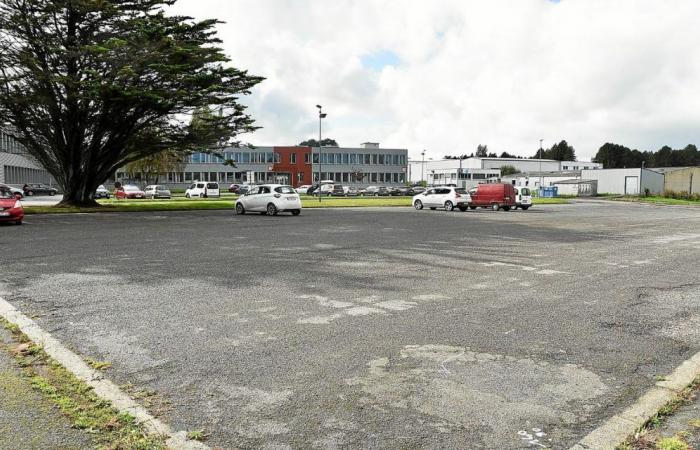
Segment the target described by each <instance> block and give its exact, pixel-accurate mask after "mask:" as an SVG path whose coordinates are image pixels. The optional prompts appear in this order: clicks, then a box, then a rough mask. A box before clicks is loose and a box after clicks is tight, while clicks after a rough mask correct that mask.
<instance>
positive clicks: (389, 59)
mask: <svg viewBox="0 0 700 450" xmlns="http://www.w3.org/2000/svg"><path fill="white" fill-rule="evenodd" d="M360 61H361V62H362V67H365V68H367V69H372V70H376V71H380V70H382V69H383V68H385V67H386V66H398V65H400V64H401V58H399V56H398V55H397V54H396V53H394V52H392V51H391V50H379V51H378V52H374V53H368V54H365V55H362V56H360Z"/></svg>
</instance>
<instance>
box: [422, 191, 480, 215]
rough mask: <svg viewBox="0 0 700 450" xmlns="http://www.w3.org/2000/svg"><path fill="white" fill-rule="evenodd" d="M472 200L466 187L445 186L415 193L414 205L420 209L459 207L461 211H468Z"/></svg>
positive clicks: (450, 209)
mask: <svg viewBox="0 0 700 450" xmlns="http://www.w3.org/2000/svg"><path fill="white" fill-rule="evenodd" d="M470 201H471V197H469V194H468V193H467V191H466V189H462V188H455V187H447V186H443V187H435V188H430V189H428V190H426V191H425V192H423V193H420V194H418V195H414V196H413V207H414V208H416V209H419V210H420V209H423V208H430V209H437V208H445V211H452V210H454V209H455V208H459V210H460V211H466V210H467V208H468V207H469V202H470Z"/></svg>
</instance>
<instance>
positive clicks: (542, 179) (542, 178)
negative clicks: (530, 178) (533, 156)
mask: <svg viewBox="0 0 700 450" xmlns="http://www.w3.org/2000/svg"><path fill="white" fill-rule="evenodd" d="M542 141H544V139H540V192H542V183H543V182H544V177H543V176H542Z"/></svg>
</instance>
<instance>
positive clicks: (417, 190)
mask: <svg viewBox="0 0 700 450" xmlns="http://www.w3.org/2000/svg"><path fill="white" fill-rule="evenodd" d="M425 191H426V188H424V187H423V186H411V187H410V188H408V190H407V191H406V195H410V196H411V197H413V196H414V195H418V194H422V193H423V192H425Z"/></svg>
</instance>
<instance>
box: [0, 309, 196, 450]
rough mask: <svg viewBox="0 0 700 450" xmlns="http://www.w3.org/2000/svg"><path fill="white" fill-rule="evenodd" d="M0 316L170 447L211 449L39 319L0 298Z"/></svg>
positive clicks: (180, 449)
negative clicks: (96, 366) (147, 406)
mask: <svg viewBox="0 0 700 450" xmlns="http://www.w3.org/2000/svg"><path fill="white" fill-rule="evenodd" d="M0 316H1V317H3V318H4V319H5V320H7V321H8V322H10V323H12V324H14V325H16V326H17V327H19V329H20V330H21V331H22V333H24V334H25V335H27V337H29V339H31V340H32V342H34V343H35V344H38V345H41V346H42V348H43V349H44V351H45V352H46V354H47V355H49V356H50V357H51V358H53V359H54V360H55V361H56V362H58V363H59V364H61V365H62V366H63V367H65V368H66V370H68V371H69V372H70V373H72V374H73V375H75V377H76V378H78V379H79V380H81V381H83V382H85V383H86V384H87V385H88V386H90V387H92V388H93V390H94V392H95V394H96V395H97V396H98V397H100V398H102V399H104V400H107V401H109V402H110V403H111V404H112V406H113V407H114V408H115V409H117V410H118V411H119V412H121V413H127V414H130V415H131V416H133V417H134V418H135V419H136V420H137V421H138V422H139V423H141V424H143V426H144V427H145V428H146V430H147V431H148V432H149V433H151V434H154V435H159V436H165V437H166V442H165V443H166V445H167V446H168V448H171V449H175V450H209V449H210V447H209V446H207V445H205V444H202V443H201V442H197V441H191V440H189V439H187V433H186V432H185V431H177V432H176V431H173V430H172V428H171V427H170V426H169V425H167V424H165V423H164V422H162V421H160V420H159V419H156V418H155V417H153V416H152V415H151V414H150V413H149V412H148V411H147V410H146V409H145V408H144V407H142V406H141V405H139V404H138V403H137V402H136V401H135V400H134V399H132V398H131V397H130V396H129V395H128V394H126V393H125V392H124V391H122V390H121V389H119V387H118V386H117V385H116V384H114V383H113V382H112V381H110V380H108V379H106V378H104V376H103V374H102V373H100V372H98V371H97V370H95V369H93V368H91V367H90V366H88V365H87V364H86V363H85V361H83V359H82V358H81V357H80V356H78V355H77V354H75V353H73V352H72V351H70V350H68V349H67V348H66V347H65V346H64V345H63V344H61V343H60V342H59V341H58V340H57V339H56V338H54V337H53V336H52V335H51V333H48V332H46V331H44V330H43V329H42V328H41V327H40V326H39V325H37V323H36V322H34V321H33V320H32V319H30V318H29V317H27V316H25V315H24V314H22V313H21V312H20V311H19V310H17V309H16V308H15V307H14V306H12V305H11V304H10V303H9V302H7V301H6V300H4V299H3V298H2V297H0Z"/></svg>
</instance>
